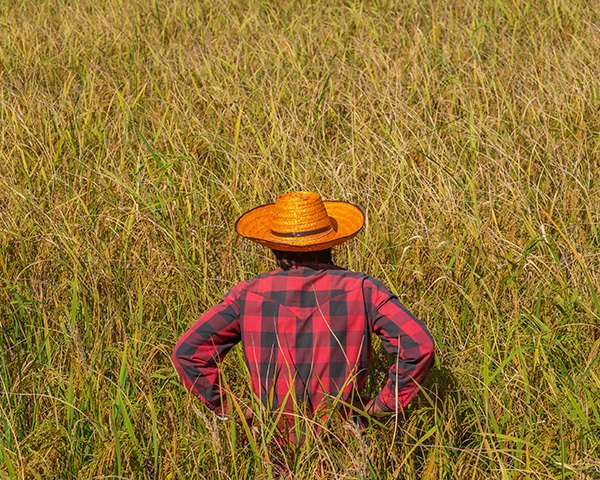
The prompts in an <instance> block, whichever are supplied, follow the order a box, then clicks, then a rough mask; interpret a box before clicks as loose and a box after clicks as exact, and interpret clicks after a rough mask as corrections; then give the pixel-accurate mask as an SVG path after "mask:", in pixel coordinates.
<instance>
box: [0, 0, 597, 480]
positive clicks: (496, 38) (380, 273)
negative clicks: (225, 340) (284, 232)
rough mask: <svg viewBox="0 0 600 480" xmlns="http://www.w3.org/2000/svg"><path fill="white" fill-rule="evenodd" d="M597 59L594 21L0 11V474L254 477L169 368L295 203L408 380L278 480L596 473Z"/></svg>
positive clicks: (394, 14)
mask: <svg viewBox="0 0 600 480" xmlns="http://www.w3.org/2000/svg"><path fill="white" fill-rule="evenodd" d="M599 59H600V3H599V2H598V1H596V0H592V1H583V0H579V1H578V0H573V1H569V0H550V1H541V0H530V1H528V0H523V1H517V0H511V1H500V0H481V1H475V0H448V1H434V0H406V1H402V2H400V1H398V2H394V1H386V0H380V1H363V2H342V1H332V2H314V3H312V4H310V3H308V2H302V1H282V2H260V1H250V0H248V1H242V0H234V1H231V2H230V1H224V0H221V1H219V0H207V1H205V2H200V1H192V0H163V1H161V2H158V1H156V0H133V1H125V0H79V1H71V0H36V1H29V0H14V1H8V0H7V1H3V2H0V322H1V338H2V346H1V348H0V356H1V361H0V380H1V383H0V477H2V478H19V479H23V478H27V479H29V478H32V479H33V478H43V479H47V478H61V479H63V478H64V479H78V478H80V479H88V478H121V479H122V478H131V479H146V478H160V479H166V478H173V479H175V478H190V479H237V478H244V479H251V478H270V476H271V467H270V466H264V465H263V462H262V459H263V455H264V454H265V452H267V454H269V455H270V454H271V451H270V450H269V448H268V443H269V438H270V435H271V432H272V421H270V420H269V419H268V418H264V419H263V421H262V426H261V427H259V428H255V429H254V430H252V431H247V432H246V433H249V437H248V439H244V436H243V434H244V433H245V430H244V429H243V428H241V427H239V426H238V427H236V426H235V424H234V423H233V422H232V421H227V422H219V423H217V422H216V420H215V419H214V418H213V417H212V416H211V415H210V414H209V412H207V411H206V410H205V409H204V408H203V407H202V406H201V405H200V403H199V402H198V401H197V400H196V399H194V398H193V397H192V396H191V395H189V394H188V393H187V392H186V391H185V390H184V389H183V387H181V386H180V385H179V383H178V381H177V378H176V375H175V373H174V370H173V367H172V365H171V362H170V353H171V350H172V348H173V346H174V345H175V342H176V341H177V339H178V338H179V336H180V335H181V334H182V333H183V332H184V331H185V330H186V329H187V328H188V327H189V326H190V325H191V324H192V322H193V321H194V320H195V319H197V318H198V317H199V316H200V315H201V314H202V312H204V311H205V310H206V309H207V308H208V307H210V306H211V305H213V304H215V303H216V302H218V301H219V298H220V297H221V296H222V295H223V294H225V293H226V292H227V291H228V290H229V288H230V287H231V286H233V285H234V284H235V283H237V282H238V281H240V280H241V279H244V278H248V277H250V276H253V275H255V274H258V273H260V272H263V271H265V270H270V269H274V268H275V264H274V262H273V261H272V259H271V258H270V252H268V251H267V250H265V249H263V248H262V247H259V246H256V245H253V244H250V242H247V241H244V240H242V239H241V238H239V237H237V236H236V234H235V233H234V231H233V223H234V221H235V220H236V218H237V217H238V216H239V215H240V214H241V213H242V212H243V211H245V210H246V209H248V208H251V207H253V206H256V205H258V204H259V203H264V202H269V201H273V200H274V199H275V198H276V196H277V195H278V194H280V193H284V192H287V191H291V190H297V189H308V190H314V191H317V192H318V193H320V194H321V195H322V196H323V197H324V198H327V199H343V200H347V201H351V202H355V203H357V204H358V205H360V206H361V207H362V208H363V209H364V210H365V212H366V215H367V224H366V226H365V229H364V231H363V232H362V233H361V234H360V235H359V237H357V238H356V239H355V240H353V241H351V242H349V243H348V244H344V245H343V246H341V247H340V248H338V249H336V251H335V255H336V259H337V262H338V263H339V264H340V265H341V266H344V267H347V268H351V269H355V270H359V271H364V272H367V273H369V274H370V275H373V276H375V277H377V278H380V279H381V280H382V281H384V283H386V284H387V286H388V287H389V288H390V289H391V290H393V291H394V292H396V293H397V294H398V296H399V297H400V299H401V301H402V302H403V303H404V304H405V305H406V306H407V307H409V308H410V309H411V310H412V311H413V312H414V313H415V315H416V316H418V317H419V318H420V319H422V320H423V321H424V322H425V323H426V324H427V326H428V327H429V329H430V330H431V332H432V335H433V336H434V338H435V340H436V342H437V361H436V365H435V367H434V368H433V370H432V372H431V374H430V376H429V377H428V380H427V384H426V385H425V388H424V391H423V394H421V395H420V396H419V398H417V399H415V400H414V401H413V403H412V404H411V405H410V406H409V408H408V409H407V411H406V412H405V414H404V416H403V417H402V418H398V419H396V420H389V421H387V422H386V423H385V424H384V425H373V426H371V427H369V428H368V429H367V430H366V431H364V432H363V433H362V434H360V435H358V436H353V435H351V434H349V432H348V427H347V425H344V424H343V422H341V421H334V422H333V423H332V424H331V426H330V433H329V434H328V435H326V436H321V437H310V438H309V439H308V441H307V443H306V444H304V445H303V446H302V447H299V448H298V449H297V451H296V452H293V454H289V455H286V456H285V457H284V461H287V462H288V466H289V468H290V469H291V470H292V472H293V478H297V479H313V478H315V477H317V476H319V475H321V476H322V478H339V479H350V478H361V479H362V478H382V479H392V478H400V479H404V478H410V479H418V478H447V479H451V478H460V479H481V478H498V479H577V480H584V479H585V480H588V479H591V480H593V479H600V362H599V361H598V358H599V355H600V327H599V320H600V301H599V298H598V296H599V295H600V289H599V287H598V285H599V284H600V173H599V166H600V60H599ZM390 361H391V360H390V359H389V358H387V356H386V355H385V354H384V353H382V348H381V346H380V345H378V346H376V349H375V357H374V360H373V367H374V368H373V371H372V372H371V374H370V376H369V380H368V384H367V391H366V393H367V394H375V393H376V392H377V391H378V389H379V388H381V386H382V377H383V375H384V374H383V373H382V372H383V371H384V370H385V369H386V368H387V365H389V363H390ZM242 365H243V360H242V358H241V352H240V351H239V350H235V351H233V352H232V353H231V354H230V355H229V357H228V359H227V365H226V371H227V375H228V378H229V381H230V383H231V385H232V388H234V389H235V390H236V392H238V393H239V394H240V395H241V396H243V397H244V398H249V396H248V386H247V383H246V381H245V377H244V374H243V368H242V367H241V366H242ZM340 439H341V440H342V441H340ZM368 439H371V447H368V445H367V444H368Z"/></svg>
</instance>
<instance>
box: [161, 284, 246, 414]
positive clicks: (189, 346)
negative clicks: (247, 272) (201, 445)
mask: <svg viewBox="0 0 600 480" xmlns="http://www.w3.org/2000/svg"><path fill="white" fill-rule="evenodd" d="M239 292H240V289H239V287H234V288H233V289H232V290H231V291H230V292H229V293H228V294H227V295H226V296H225V297H223V301H222V303H220V304H219V305H215V306H214V307H212V308H211V309H210V310H208V311H207V312H206V313H205V314H204V315H202V317H201V318H200V319H199V320H198V321H197V322H196V323H195V324H194V325H193V326H192V327H191V328H190V329H189V330H188V331H187V332H186V333H185V334H184V335H183V336H182V337H181V339H180V340H179V342H177V345H176V346H175V349H174V350H173V355H172V359H173V365H174V366H175V370H177V373H178V374H179V378H180V379H181V382H182V383H183V385H184V386H185V388H187V389H188V390H189V391H190V392H192V393H193V394H194V395H195V396H196V397H198V398H199V399H200V400H201V401H202V402H203V403H204V404H205V405H206V406H207V407H208V408H210V409H211V410H213V411H214V412H215V413H216V414H217V415H221V416H223V415H226V414H227V405H226V403H227V402H226V398H227V396H226V394H225V389H224V387H223V385H221V378H220V371H219V362H220V361H221V360H222V359H223V357H224V356H225V355H226V354H227V352H229V350H231V348H232V347H233V346H234V345H235V344H236V343H238V342H239V341H240V339H241V331H240V321H239V313H240V308H239V304H238V298H239Z"/></svg>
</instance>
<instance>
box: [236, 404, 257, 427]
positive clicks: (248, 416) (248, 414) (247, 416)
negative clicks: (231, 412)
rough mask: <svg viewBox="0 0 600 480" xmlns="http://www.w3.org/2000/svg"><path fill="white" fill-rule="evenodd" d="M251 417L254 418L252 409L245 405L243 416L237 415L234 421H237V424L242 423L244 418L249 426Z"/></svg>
mask: <svg viewBox="0 0 600 480" xmlns="http://www.w3.org/2000/svg"><path fill="white" fill-rule="evenodd" d="M253 419H254V412H253V411H252V409H251V408H250V407H246V410H244V418H243V419H242V417H237V418H236V419H235V423H237V424H238V425H243V424H244V420H245V421H246V423H247V424H248V426H250V425H252V420H253Z"/></svg>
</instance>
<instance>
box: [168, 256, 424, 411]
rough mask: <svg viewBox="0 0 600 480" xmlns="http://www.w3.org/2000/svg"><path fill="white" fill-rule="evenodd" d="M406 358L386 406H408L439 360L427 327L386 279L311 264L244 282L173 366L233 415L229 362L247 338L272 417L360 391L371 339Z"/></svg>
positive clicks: (257, 389)
mask: <svg viewBox="0 0 600 480" xmlns="http://www.w3.org/2000/svg"><path fill="white" fill-rule="evenodd" d="M372 333H375V334H376V335H378V336H379V337H380V338H381V340H382V342H383V345H384V347H385V349H386V350H387V351H388V352H390V353H392V354H393V355H395V356H396V358H397V361H396V362H395V364H394V365H392V367H391V368H390V371H389V379H388V381H387V384H386V385H385V387H384V388H383V390H381V392H380V393H379V395H378V396H377V398H376V401H377V402H378V404H379V405H380V406H382V407H383V408H384V409H385V410H387V411H397V410H401V409H402V408H403V407H405V406H406V405H407V404H408V402H409V401H410V399H411V398H412V397H413V396H414V395H415V393H416V392H417V391H418V388H419V387H418V384H419V383H421V381H422V380H423V378H424V377H425V375H426V374H427V371H428V370H429V368H430V367H431V364H432V362H433V358H434V344H433V339H432V338H431V336H430V334H429V332H428V331H427V329H426V328H425V326H424V325H423V323H422V322H420V321H419V320H417V319H416V318H415V317H414V316H413V315H412V314H411V313H410V312H409V311H408V310H407V309H406V308H405V307H404V306H403V305H402V304H401V303H400V302H399V301H398V298H397V297H396V296H395V295H394V294H392V293H391V292H390V291H389V290H387V289H386V288H385V286H384V285H383V284H382V283H381V282H380V281H379V280H376V279H374V278H372V277H369V276H368V275H365V274H364V273H357V272H352V271H349V270H345V269H343V268H339V267H335V266H331V265H303V266H298V267H292V268H291V269H290V270H287V271H285V270H276V271H274V272H270V273H264V274H262V275H259V276H257V277H254V278H253V279H251V280H248V281H243V282H240V283H239V284H238V285H236V286H235V287H233V289H231V291H230V292H229V293H228V294H227V295H225V296H224V297H223V302H222V303H220V304H219V305H216V306H214V307H212V308H211V309H210V310H208V311H207V312H206V313H205V314H204V315H203V316H202V317H201V318H200V319H199V320H198V321H197V322H196V323H195V324H194V326H193V327H192V328H191V329H190V330H188V331H187V332H186V333H185V335H183V337H182V338H181V339H180V340H179V342H178V343H177V346H176V347H175V350H174V351H173V363H174V365H175V368H176V370H177V372H178V373H179V376H180V377H181V380H182V382H183V384H184V385H185V387H186V388H187V389H189V390H190V391H191V392H192V393H193V394H194V395H196V396H197V397H198V398H199V399H200V400H202V401H203V402H204V403H205V404H206V405H207V406H208V407H209V408H210V409H212V410H214V411H215V412H216V413H225V412H226V410H227V407H226V401H225V399H226V395H225V392H224V391H223V387H222V386H221V383H220V376H219V362H220V360H222V358H223V357H224V356H225V355H226V354H227V352H228V351H229V350H230V349H231V348H232V347H233V346H234V345H235V344H237V343H238V342H239V341H242V344H243V350H244V355H245V358H246V364H247V366H248V369H249V371H250V377H251V380H252V388H253V390H254V393H255V394H256V395H257V396H258V397H259V398H260V400H261V402H262V403H263V404H264V405H265V406H266V407H267V408H268V409H270V410H273V409H277V408H281V407H283V410H284V411H292V410H294V402H296V401H298V400H302V401H303V402H304V403H305V404H307V405H308V406H309V407H310V408H312V410H313V411H314V410H315V409H316V408H317V407H318V406H320V405H323V403H324V402H326V401H328V400H333V399H337V400H341V401H343V402H348V401H349V400H350V396H351V395H352V394H353V390H354V392H355V393H356V392H360V391H361V389H362V387H363V385H364V382H365V379H366V376H367V370H368V366H369V361H370V358H371V335H372Z"/></svg>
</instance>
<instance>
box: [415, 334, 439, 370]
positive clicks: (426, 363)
mask: <svg viewBox="0 0 600 480" xmlns="http://www.w3.org/2000/svg"><path fill="white" fill-rule="evenodd" d="M419 352H420V354H421V361H420V362H419V363H421V364H422V365H423V370H424V371H425V373H426V372H428V371H429V369H430V368H431V366H432V365H433V362H434V360H435V342H434V340H433V338H432V337H431V335H429V334H428V335H426V336H425V338H424V339H423V340H422V341H421V342H420V343H419Z"/></svg>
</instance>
